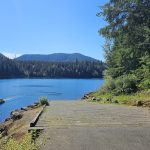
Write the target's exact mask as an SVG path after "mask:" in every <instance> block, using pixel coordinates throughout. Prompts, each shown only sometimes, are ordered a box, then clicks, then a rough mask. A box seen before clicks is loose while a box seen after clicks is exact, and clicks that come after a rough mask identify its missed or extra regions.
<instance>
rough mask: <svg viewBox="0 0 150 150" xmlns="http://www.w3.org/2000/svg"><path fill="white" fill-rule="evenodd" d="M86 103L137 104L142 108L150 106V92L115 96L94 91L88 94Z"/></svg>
mask: <svg viewBox="0 0 150 150" xmlns="http://www.w3.org/2000/svg"><path fill="white" fill-rule="evenodd" d="M89 96H90V98H89V99H88V101H91V102H98V103H116V104H126V105H137V103H138V102H140V103H141V105H142V106H150V90H145V91H141V92H137V93H134V94H130V95H119V96H115V95H113V94H112V93H106V94H102V93H101V92H100V91H96V92H93V93H90V94H89Z"/></svg>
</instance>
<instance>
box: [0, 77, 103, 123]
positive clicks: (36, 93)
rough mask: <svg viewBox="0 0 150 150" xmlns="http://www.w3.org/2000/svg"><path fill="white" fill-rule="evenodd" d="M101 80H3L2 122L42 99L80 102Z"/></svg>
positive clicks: (101, 82) (1, 90)
mask: <svg viewBox="0 0 150 150" xmlns="http://www.w3.org/2000/svg"><path fill="white" fill-rule="evenodd" d="M103 82H104V81H103V80H100V79H3V80H0V98H3V99H5V100H6V102H5V103H4V104H1V105H0V122H2V121H4V119H5V118H6V117H8V116H9V114H10V112H11V111H12V110H15V109H19V108H21V107H25V106H27V105H30V104H33V103H34V102H37V101H38V100H39V98H40V97H42V96H47V97H48V98H49V100H79V99H81V97H82V96H83V95H84V94H86V93H88V92H91V91H95V90H97V89H98V88H100V86H102V84H103Z"/></svg>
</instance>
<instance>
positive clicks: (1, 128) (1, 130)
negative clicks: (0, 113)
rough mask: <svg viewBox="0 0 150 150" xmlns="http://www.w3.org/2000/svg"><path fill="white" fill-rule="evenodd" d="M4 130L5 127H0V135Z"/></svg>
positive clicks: (2, 125)
mask: <svg viewBox="0 0 150 150" xmlns="http://www.w3.org/2000/svg"><path fill="white" fill-rule="evenodd" d="M5 130H6V126H5V125H4V124H1V125H0V133H2V132H3V131H5Z"/></svg>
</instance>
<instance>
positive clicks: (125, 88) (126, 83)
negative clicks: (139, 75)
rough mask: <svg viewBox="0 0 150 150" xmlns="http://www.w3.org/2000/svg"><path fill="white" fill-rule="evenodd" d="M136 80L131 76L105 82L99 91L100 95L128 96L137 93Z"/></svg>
mask: <svg viewBox="0 0 150 150" xmlns="http://www.w3.org/2000/svg"><path fill="white" fill-rule="evenodd" d="M137 89H138V88H137V79H136V76H135V75H133V74H128V75H123V76H121V77H118V78H116V80H115V79H109V80H107V82H106V84H105V85H104V86H103V87H102V88H101V89H100V92H101V93H107V92H109V93H113V94H114V95H119V94H130V93H133V92H136V91H137Z"/></svg>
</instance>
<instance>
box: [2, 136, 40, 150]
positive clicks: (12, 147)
mask: <svg viewBox="0 0 150 150" xmlns="http://www.w3.org/2000/svg"><path fill="white" fill-rule="evenodd" d="M0 149H1V150H39V146H38V144H34V143H33V142H32V136H31V135H30V134H26V135H25V136H24V137H23V138H22V139H21V140H20V141H19V142H18V141H16V140H15V139H13V138H10V139H9V140H8V141H7V142H6V144H1V143H0Z"/></svg>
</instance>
